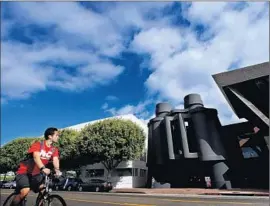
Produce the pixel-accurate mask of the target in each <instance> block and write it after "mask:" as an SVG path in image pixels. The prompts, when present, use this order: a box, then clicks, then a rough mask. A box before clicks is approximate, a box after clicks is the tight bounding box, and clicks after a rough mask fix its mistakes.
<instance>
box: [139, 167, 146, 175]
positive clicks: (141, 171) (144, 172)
mask: <svg viewBox="0 0 270 206" xmlns="http://www.w3.org/2000/svg"><path fill="white" fill-rule="evenodd" d="M145 176H146V170H144V169H140V177H145Z"/></svg>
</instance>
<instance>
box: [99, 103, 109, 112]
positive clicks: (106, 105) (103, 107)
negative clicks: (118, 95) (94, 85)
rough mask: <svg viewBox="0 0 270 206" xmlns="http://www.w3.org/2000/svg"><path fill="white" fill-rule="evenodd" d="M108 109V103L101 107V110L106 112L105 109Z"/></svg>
mask: <svg viewBox="0 0 270 206" xmlns="http://www.w3.org/2000/svg"><path fill="white" fill-rule="evenodd" d="M108 107H109V105H108V103H106V102H105V103H104V104H103V105H102V106H101V109H103V110H106V109H108Z"/></svg>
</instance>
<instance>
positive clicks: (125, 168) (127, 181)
mask: <svg viewBox="0 0 270 206" xmlns="http://www.w3.org/2000/svg"><path fill="white" fill-rule="evenodd" d="M95 169H103V170H104V175H103V176H98V177H89V176H87V173H88V172H87V170H95ZM118 169H120V170H122V172H121V173H124V174H125V176H119V172H117V170H118ZM136 170H137V172H136ZM107 177H108V180H109V181H110V182H112V184H113V186H114V188H137V187H145V184H146V181H147V167H146V162H144V161H139V160H134V161H125V162H121V163H120V164H119V165H118V166H117V167H116V169H115V170H113V171H111V174H110V175H108V171H107V170H106V168H105V167H104V165H103V164H102V163H97V164H92V165H86V166H84V167H81V175H80V178H81V179H82V180H83V181H85V182H87V181H89V180H90V179H104V180H107Z"/></svg>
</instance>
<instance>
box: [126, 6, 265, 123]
mask: <svg viewBox="0 0 270 206" xmlns="http://www.w3.org/2000/svg"><path fill="white" fill-rule="evenodd" d="M258 5H259V7H257V6H258ZM262 5H263V3H260V4H257V3H256V4H252V3H250V4H249V7H246V8H244V9H243V10H242V11H239V10H232V8H230V7H228V4H227V3H193V4H192V6H191V7H189V9H188V10H187V13H186V17H187V18H188V19H190V20H192V21H194V22H192V21H191V27H189V28H185V29H184V30H183V28H181V30H180V29H177V27H174V28H173V27H167V28H151V29H147V30H143V31H142V32H140V33H139V34H137V35H136V36H135V37H134V40H133V42H132V43H131V46H132V48H133V50H134V51H137V52H138V53H140V54H145V53H147V54H149V55H150V57H151V61H150V66H151V68H150V69H151V70H152V71H153V72H152V73H151V74H150V76H149V78H148V79H147V81H146V86H147V88H148V89H149V91H150V92H151V93H152V94H155V93H158V94H161V96H163V97H165V98H167V99H169V100H171V101H176V102H177V101H179V102H181V101H182V100H183V98H184V96H185V95H187V94H189V93H199V94H201V95H202V99H203V100H204V103H205V106H213V107H214V108H217V109H218V111H219V114H220V118H221V121H222V123H223V124H224V123H228V121H232V120H233V121H235V120H236V119H237V118H236V117H235V115H234V114H233V113H232V110H231V109H230V108H229V106H228V104H227V103H226V102H225V99H224V97H223V96H222V95H221V92H220V91H219V89H218V87H217V85H215V83H214V81H213V79H212V77H211V75H212V74H215V73H219V72H222V71H226V70H227V69H229V68H230V66H231V65H232V64H235V63H237V67H243V66H247V65H250V64H257V63H261V62H264V61H269V47H268V45H269V17H268V15H269V14H268V10H263V8H264V7H262ZM261 12H266V14H264V15H262V14H261V16H258V14H259V13H261ZM256 16H257V18H255V17H256ZM198 22H200V23H201V24H205V26H207V27H208V30H207V31H206V33H207V32H211V33H212V34H213V35H214V36H213V38H211V39H209V40H207V41H200V40H199V39H198V38H197V37H196V31H195V30H193V28H195V24H197V23H198ZM193 24H194V26H193ZM183 48H184V49H183Z"/></svg>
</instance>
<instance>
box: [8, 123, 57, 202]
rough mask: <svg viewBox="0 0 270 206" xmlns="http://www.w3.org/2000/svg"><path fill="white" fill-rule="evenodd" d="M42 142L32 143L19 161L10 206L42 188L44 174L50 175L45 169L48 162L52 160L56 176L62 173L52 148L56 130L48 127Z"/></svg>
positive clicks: (54, 150)
mask: <svg viewBox="0 0 270 206" xmlns="http://www.w3.org/2000/svg"><path fill="white" fill-rule="evenodd" d="M44 138H45V140H44V141H37V142H34V143H33V144H32V145H31V146H30V148H29V150H28V157H27V158H26V159H25V160H23V161H21V162H20V164H19V168H18V170H17V174H16V192H17V193H18V195H16V196H15V197H14V198H13V200H12V203H11V206H15V205H19V204H20V201H21V200H22V199H23V198H24V197H26V196H27V195H28V193H29V191H30V188H31V190H33V192H35V193H37V192H38V191H39V189H40V188H42V186H43V185H42V182H43V179H44V174H46V175H48V174H50V172H51V171H50V169H49V168H46V166H47V165H48V163H49V161H50V160H52V163H53V167H54V170H55V172H56V175H57V176H60V175H61V174H62V173H61V172H60V168H59V151H58V148H56V147H54V146H53V143H56V142H57V141H58V138H59V131H58V129H57V128H54V127H50V128H48V129H46V131H45V132H44Z"/></svg>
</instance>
